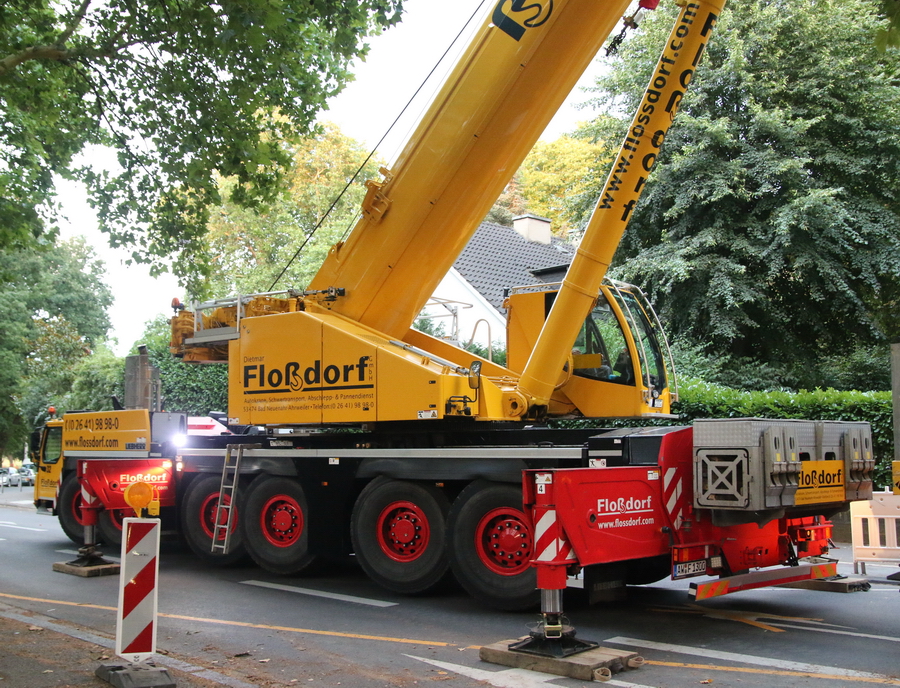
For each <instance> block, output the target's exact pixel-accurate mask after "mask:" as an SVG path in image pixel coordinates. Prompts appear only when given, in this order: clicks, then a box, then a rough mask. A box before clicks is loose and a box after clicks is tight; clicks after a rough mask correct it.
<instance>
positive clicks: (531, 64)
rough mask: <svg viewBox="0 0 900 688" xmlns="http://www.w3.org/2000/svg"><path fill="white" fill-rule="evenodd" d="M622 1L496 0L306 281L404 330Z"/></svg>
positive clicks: (397, 332)
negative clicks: (356, 214)
mask: <svg viewBox="0 0 900 688" xmlns="http://www.w3.org/2000/svg"><path fill="white" fill-rule="evenodd" d="M627 7H628V2H627V0H625V1H623V0H612V1H606V2H598V1H597V0H555V2H549V0H548V1H547V2H530V3H527V5H526V3H523V2H521V1H520V0H500V2H498V3H497V4H496V5H495V6H494V7H493V9H492V11H491V13H490V14H489V15H488V17H487V18H486V20H485V21H484V25H483V27H482V28H481V30H480V33H479V34H478V35H477V36H476V38H475V39H474V40H473V41H472V43H471V44H470V46H469V48H468V50H467V52H466V53H465V54H464V55H463V57H462V59H461V60H460V61H459V63H458V64H457V66H456V68H455V69H454V70H453V72H452V73H451V74H450V76H449V77H448V79H447V81H446V83H445V84H444V85H443V87H442V89H441V91H440V93H439V94H438V96H437V97H436V99H435V100H434V102H433V103H432V105H431V107H430V109H429V110H428V111H427V113H426V114H425V116H424V117H423V119H422V121H421V122H420V123H419V125H418V128H417V129H416V131H415V133H414V134H413V136H412V137H411V138H410V140H409V142H408V143H407V145H406V147H405V148H404V150H403V152H402V153H401V155H400V157H399V158H398V160H397V162H396V164H395V165H394V167H393V169H392V170H389V171H388V170H384V171H383V172H384V173H385V178H384V180H383V181H382V182H369V184H368V186H369V190H368V194H367V196H366V200H365V201H364V203H363V215H362V217H361V219H360V220H359V222H358V223H357V225H356V226H355V228H354V229H353V232H352V233H351V234H350V236H349V237H348V239H347V240H346V242H342V243H339V244H336V245H335V246H334V247H332V249H331V251H330V252H329V255H328V257H327V259H326V260H325V262H324V264H323V265H322V267H321V268H320V269H319V272H318V273H317V275H316V276H315V278H314V279H313V281H312V283H311V284H310V289H313V290H324V289H327V288H329V287H337V288H342V289H344V293H345V295H344V296H342V297H341V298H338V299H337V300H335V301H334V302H333V304H331V306H330V307H331V308H332V310H334V311H336V312H338V313H340V314H342V315H344V316H346V317H348V318H350V319H352V320H355V321H357V322H359V323H361V324H363V325H366V326H368V327H372V328H375V329H377V330H379V331H381V332H384V333H386V334H388V335H390V336H393V337H398V338H399V337H401V336H402V335H404V334H405V333H406V331H407V328H408V327H409V325H410V323H412V321H413V320H414V319H415V317H416V316H417V314H418V313H419V311H420V310H421V309H422V307H423V306H424V305H425V303H426V302H427V300H428V298H429V297H430V296H431V294H432V293H433V292H434V289H435V288H436V287H437V285H438V283H439V282H440V280H441V278H442V277H443V276H444V275H445V274H446V272H447V271H448V270H449V269H450V267H451V266H452V265H453V262H454V261H455V260H456V258H457V257H458V255H459V254H460V253H461V251H462V249H463V248H464V247H465V245H466V243H467V242H468V241H469V239H470V238H471V236H472V234H473V233H474V231H475V229H476V228H477V227H478V224H479V223H480V222H481V221H482V219H483V218H484V216H485V215H486V214H487V212H488V210H489V209H490V208H491V206H492V204H493V203H494V202H495V201H496V199H497V197H498V196H499V195H500V193H501V192H502V190H503V188H504V186H505V185H506V183H507V182H508V181H509V179H510V178H511V177H512V175H513V174H514V173H515V171H516V170H517V169H518V167H519V165H520V164H521V162H522V160H523V159H524V158H525V156H526V155H527V153H528V151H529V150H530V149H531V147H532V146H533V145H534V143H535V141H537V139H538V137H539V136H540V135H541V133H542V132H543V130H544V128H545V127H546V125H547V124H548V122H549V121H550V119H551V118H552V117H553V115H554V114H555V113H556V111H557V110H558V109H559V107H560V106H561V104H562V103H563V101H564V100H565V98H566V96H567V95H568V93H569V92H570V91H571V89H572V88H573V87H574V85H575V83H576V82H577V80H578V78H579V77H580V76H581V74H582V73H583V72H584V70H585V69H586V68H587V66H588V64H589V63H590V61H591V59H593V57H594V55H595V54H596V53H597V51H598V50H599V49H600V47H601V46H602V44H603V42H604V40H605V39H606V38H607V36H608V35H609V33H610V31H611V30H612V29H613V27H614V26H615V24H616V22H617V21H618V19H619V18H620V17H621V15H622V14H623V12H625V10H626V9H627Z"/></svg>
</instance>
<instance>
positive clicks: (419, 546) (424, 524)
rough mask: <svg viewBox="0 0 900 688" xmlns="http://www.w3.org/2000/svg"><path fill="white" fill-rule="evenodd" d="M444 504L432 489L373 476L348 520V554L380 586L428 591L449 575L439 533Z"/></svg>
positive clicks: (443, 522) (442, 534) (443, 524)
mask: <svg viewBox="0 0 900 688" xmlns="http://www.w3.org/2000/svg"><path fill="white" fill-rule="evenodd" d="M449 510H450V503H449V502H448V501H447V498H446V497H445V496H444V493H443V492H441V491H440V490H439V489H438V488H436V487H434V486H433V485H428V484H421V483H414V482H407V481H401V480H389V479H386V478H379V479H377V480H374V481H372V482H371V483H369V484H368V485H367V486H366V488H365V489H364V490H363V491H362V493H360V495H359V497H358V498H357V500H356V505H355V506H354V507H353V515H352V517H351V519H350V537H351V538H352V540H353V551H354V552H355V553H356V559H357V561H359V564H360V566H362V569H363V571H365V572H366V574H367V575H368V576H369V578H371V579H372V580H373V581H375V582H376V583H378V584H379V585H380V586H382V587H384V588H387V589H388V590H392V591H393V592H399V593H402V594H407V595H409V594H415V593H422V592H427V591H429V590H433V589H435V588H436V587H438V586H439V585H441V584H442V583H443V582H444V581H445V580H446V579H447V578H448V576H449V571H450V562H449V559H448V557H447V546H446V539H445V537H446V536H445V530H446V522H447V512H448V511H449Z"/></svg>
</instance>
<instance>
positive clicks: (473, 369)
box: [469, 361, 481, 389]
mask: <svg viewBox="0 0 900 688" xmlns="http://www.w3.org/2000/svg"><path fill="white" fill-rule="evenodd" d="M480 386H481V361H472V365H470V366H469V387H471V388H472V389H478V388H479V387H480Z"/></svg>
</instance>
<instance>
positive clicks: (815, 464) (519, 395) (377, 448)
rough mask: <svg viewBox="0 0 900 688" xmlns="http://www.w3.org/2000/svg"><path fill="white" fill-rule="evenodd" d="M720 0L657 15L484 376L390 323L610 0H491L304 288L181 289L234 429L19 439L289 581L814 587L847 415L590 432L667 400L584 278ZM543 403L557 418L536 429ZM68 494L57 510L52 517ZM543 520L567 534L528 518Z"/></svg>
mask: <svg viewBox="0 0 900 688" xmlns="http://www.w3.org/2000/svg"><path fill="white" fill-rule="evenodd" d="M723 1H724V0H711V1H709V0H688V1H687V2H684V3H681V10H680V13H679V16H678V19H677V20H676V23H675V25H674V27H673V29H672V33H671V35H670V37H669V39H668V40H667V43H666V46H665V49H664V51H663V54H662V57H661V58H660V60H659V62H658V63H657V67H656V69H655V70H654V72H653V75H652V77H651V81H650V84H649V85H648V88H647V89H646V91H645V93H644V97H643V99H642V102H641V104H640V105H639V107H638V111H637V113H636V115H635V119H634V121H633V122H632V124H631V126H630V127H629V129H628V132H627V135H626V138H625V140H624V142H623V144H622V147H621V149H620V152H619V153H618V154H617V156H616V157H615V159H614V164H613V168H612V170H611V172H610V175H609V177H608V179H607V182H606V186H605V188H604V190H603V192H602V194H601V196H600V199H599V201H598V203H597V207H596V208H595V211H594V213H593V215H592V218H591V220H590V222H589V224H588V227H587V229H586V231H585V234H584V238H583V239H582V241H581V243H580V245H579V247H578V249H577V252H576V255H575V257H574V259H573V261H572V264H571V265H570V266H569V268H568V271H567V273H566V276H565V278H564V279H563V280H562V282H560V283H554V284H531V285H509V287H510V291H509V296H508V298H507V300H506V303H505V305H506V308H507V310H508V326H507V343H508V363H507V365H506V366H500V365H497V364H496V363H493V362H491V361H489V360H485V359H483V358H479V357H477V356H474V355H472V354H470V353H468V352H466V351H464V350H462V349H460V348H458V347H455V346H453V345H451V344H449V343H447V342H444V341H441V340H439V339H437V338H434V337H431V336H429V335H426V334H423V333H421V332H418V331H416V330H415V329H411V327H410V325H411V323H412V322H413V320H414V318H415V317H416V315H417V314H418V313H419V311H420V310H421V309H422V307H423V306H424V305H425V303H426V301H427V299H428V298H429V296H430V295H431V294H432V292H433V290H434V288H435V286H436V285H437V284H438V282H439V281H440V279H441V278H442V277H443V275H444V274H445V273H446V272H447V270H448V269H449V268H450V266H451V265H452V264H453V262H454V260H455V259H456V257H457V255H458V254H459V253H460V251H461V250H462V249H463V247H464V246H465V245H466V243H467V241H468V240H469V238H470V237H471V236H472V234H473V232H474V231H475V229H476V228H477V226H478V224H479V222H480V221H481V219H482V218H483V217H484V215H485V214H486V212H487V211H488V209H489V208H490V207H491V204H492V203H493V202H494V200H495V199H496V198H497V196H498V195H499V194H500V192H501V190H502V189H503V187H504V185H505V184H506V183H507V182H508V180H509V179H510V178H511V177H512V175H513V173H514V172H515V171H516V169H517V168H518V167H519V165H520V163H521V162H522V160H523V158H524V157H525V155H526V154H527V152H528V150H529V149H530V148H531V147H532V145H533V144H534V142H535V141H536V140H537V138H538V136H539V135H540V134H541V132H542V131H543V130H544V128H545V126H546V124H547V123H548V122H549V120H550V118H551V117H552V116H553V114H554V113H555V112H556V110H557V108H558V107H559V106H560V104H561V103H562V101H563V100H564V98H565V97H566V94H567V93H568V92H569V91H570V90H571V88H572V87H573V86H574V84H575V82H576V81H577V79H578V78H579V76H580V75H581V73H582V71H583V70H584V69H585V67H586V66H587V64H588V62H589V61H590V60H591V59H592V58H593V56H594V55H595V54H596V52H597V51H598V50H599V48H600V46H601V45H602V43H603V42H604V40H605V39H606V38H607V36H608V35H609V33H610V31H611V30H612V29H613V27H614V25H615V23H616V22H617V21H618V19H619V17H620V16H622V14H623V13H624V12H625V11H626V9H627V5H628V3H627V2H624V1H619V0H616V1H610V2H598V1H597V0H553V1H551V0H546V1H541V0H535V1H534V2H528V3H525V2H522V1H521V0H496V2H494V3H493V6H492V8H491V9H490V11H489V12H488V13H487V16H486V17H485V19H484V21H483V23H482V27H481V29H480V31H479V32H478V33H477V34H476V36H475V37H474V39H473V40H472V42H471V44H470V46H469V47H468V49H467V50H466V52H465V53H464V55H463V56H462V58H461V59H460V61H459V63H458V64H457V66H456V67H455V68H454V70H453V71H452V73H451V74H450V76H449V77H448V79H447V80H446V82H445V84H444V85H443V87H442V88H441V90H440V92H439V93H438V95H437V97H436V98H435V100H434V102H433V103H432V105H431V107H430V109H429V110H428V111H427V113H426V114H425V116H424V117H423V119H422V120H421V122H420V124H419V125H418V127H417V128H416V130H415V132H414V133H413V134H412V136H411V138H410V140H409V142H408V143H407V144H406V147H405V148H404V149H403V152H402V153H401V155H400V157H399V159H398V160H397V161H396V163H395V164H394V165H393V166H392V167H391V168H390V169H383V170H382V179H381V180H378V181H369V182H368V183H367V186H368V189H367V194H366V197H365V200H364V201H363V204H362V216H361V219H360V220H359V221H358V223H357V225H356V226H355V228H354V229H353V231H352V232H351V234H350V235H349V237H348V238H347V240H346V241H345V242H342V243H339V244H337V245H336V246H334V247H333V248H332V249H331V251H330V252H329V254H328V257H327V259H326V260H325V262H324V264H323V265H322V267H321V268H320V270H319V272H318V273H317V274H316V276H315V277H314V279H313V280H312V282H311V283H310V284H309V285H308V286H307V288H305V289H296V290H286V291H284V292H278V293H268V294H256V295H247V296H234V297H229V298H227V299H221V300H217V301H211V302H207V303H202V304H194V305H193V307H192V308H191V309H183V310H180V312H178V313H177V314H176V316H175V317H174V318H173V319H172V342H171V350H172V352H173V353H174V354H175V355H176V356H180V357H182V358H183V360H184V361H186V362H195V363H215V362H227V363H228V367H229V383H228V384H229V399H228V413H227V421H228V425H229V426H230V429H231V432H232V433H233V434H229V435H224V436H213V437H210V436H196V435H195V436H189V437H188V438H187V442H186V443H183V444H182V445H180V446H176V445H175V443H174V440H173V439H171V438H169V437H168V435H167V434H166V433H167V432H168V430H169V429H172V428H176V427H179V423H178V419H177V418H174V419H173V418H169V417H165V418H164V417H163V416H161V415H159V414H150V415H151V416H152V418H150V420H149V421H147V423H146V424H148V427H147V428H146V430H144V429H143V428H137V429H135V428H129V434H127V435H126V434H125V431H124V429H123V431H122V433H121V436H119V435H117V434H116V433H117V432H119V431H118V430H115V429H114V428H117V427H118V426H119V420H118V419H117V417H116V415H115V414H116V412H109V413H108V414H106V415H103V416H97V417H95V414H87V415H89V416H90V417H87V416H86V415H85V414H69V415H71V416H73V418H72V419H71V422H68V421H66V420H65V419H64V421H63V423H61V424H59V423H57V425H56V427H55V428H53V431H54V432H57V433H60V432H61V433H62V441H61V443H60V442H59V439H58V438H57V439H56V440H54V442H50V443H48V442H49V439H51V437H50V435H48V434H46V432H45V439H44V444H42V445H41V446H40V447H36V449H37V450H38V453H39V454H41V455H42V456H44V455H46V456H44V458H43V459H42V460H46V461H48V462H51V461H55V462H57V463H59V462H62V464H63V465H68V466H69V471H68V473H66V470H65V468H63V470H62V483H61V485H62V487H61V489H60V494H61V495H66V496H67V498H68V499H69V500H70V501H71V500H74V499H76V495H77V494H80V493H79V492H78V491H77V489H76V487H77V485H75V484H73V483H72V482H71V481H73V480H75V474H74V471H73V470H72V468H73V467H74V464H75V463H77V464H78V467H79V476H80V478H81V485H82V486H83V487H84V488H85V489H88V490H89V491H93V493H94V494H97V495H101V494H102V495H103V496H102V497H101V498H100V500H99V503H100V504H101V507H103V508H105V509H106V510H107V511H111V512H114V511H116V510H119V509H122V508H124V503H123V502H122V500H121V498H120V495H119V493H120V491H121V490H120V489H119V488H120V487H121V485H123V484H125V483H126V482H128V481H127V480H126V479H124V478H122V477H121V476H123V475H125V473H122V471H123V470H124V468H126V467H127V466H128V464H127V462H126V460H129V459H131V460H134V461H141V462H145V461H147V460H151V461H152V460H154V459H153V457H163V458H161V459H160V460H165V461H168V462H169V466H168V468H166V470H165V471H162V472H161V473H160V476H159V477H158V478H157V482H158V483H159V485H158V487H159V492H160V495H161V499H160V503H161V506H162V508H163V510H164V511H165V509H167V508H168V509H169V510H170V511H171V512H172V517H173V519H174V521H175V522H177V523H178V524H179V526H180V528H181V530H182V532H183V533H184V535H185V538H186V539H187V541H188V543H189V544H190V545H191V547H192V549H194V551H195V552H196V553H197V554H198V555H199V556H201V557H204V558H205V559H207V560H210V561H213V562H222V561H230V560H234V559H236V558H239V557H240V556H243V555H244V554H249V555H250V556H251V557H252V558H253V559H254V560H255V561H256V562H257V563H258V564H259V565H261V566H262V567H264V568H266V569H267V570H269V571H272V572H275V573H285V574H294V573H299V572H302V571H306V570H309V569H310V568H311V567H313V566H314V564H315V563H316V562H317V561H318V560H320V559H321V558H323V557H329V556H344V555H346V554H348V553H349V552H351V551H352V552H353V553H354V554H355V556H356V560H357V561H358V562H359V563H360V565H361V566H362V568H363V570H364V571H365V572H366V573H367V574H368V575H369V576H370V577H371V578H372V579H373V580H375V581H376V582H378V583H380V584H381V585H383V586H385V587H387V588H389V589H391V590H394V591H397V592H405V593H414V592H422V591H425V590H429V589H432V588H434V587H435V586H438V585H440V584H441V582H442V581H443V580H444V579H445V578H446V577H447V576H449V575H451V573H452V575H453V576H455V578H456V579H457V580H458V581H459V582H460V583H461V584H462V586H463V587H464V588H465V589H466V590H468V591H469V592H470V593H471V594H472V595H474V596H475V597H477V598H478V599H481V600H483V601H485V602H486V603H488V604H491V605H494V606H497V607H501V608H507V609H516V608H521V607H524V606H528V605H531V604H534V603H535V602H536V599H537V591H536V580H537V579H536V575H535V572H534V570H533V569H532V562H535V563H539V564H541V565H543V566H544V569H543V570H548V571H550V572H551V573H550V574H545V575H544V576H543V578H544V580H545V582H547V581H549V583H547V585H542V587H544V588H548V587H549V588H554V589H557V590H558V589H559V588H560V587H564V586H565V584H566V583H565V581H566V573H567V572H570V571H571V569H572V567H573V566H575V565H576V564H578V563H579V562H580V564H581V565H583V566H584V567H585V576H584V582H585V586H586V587H587V588H588V589H589V591H593V592H591V595H592V597H596V596H599V595H600V593H601V592H602V591H604V590H608V589H610V588H614V587H616V585H624V584H625V583H641V582H651V581H653V580H658V579H659V578H662V577H665V576H668V575H674V576H675V577H677V578H682V577H689V576H696V575H702V574H704V573H710V574H719V575H730V574H734V573H737V572H740V571H744V570H749V569H753V568H760V567H771V566H774V565H778V564H785V563H787V564H791V565H792V566H789V567H788V568H789V569H790V576H787V575H786V574H774V575H770V576H769V578H767V579H766V580H767V583H766V584H772V583H773V582H775V581H777V580H797V579H798V577H799V578H803V577H804V576H806V577H810V576H816V575H823V572H825V571H826V570H827V568H828V567H827V566H826V567H824V568H822V567H819V568H816V569H812V568H809V569H804V570H803V571H802V572H799V570H798V569H797V567H796V566H794V565H796V564H797V563H798V560H799V558H801V557H809V556H815V555H819V554H822V553H823V552H825V551H827V545H828V537H829V535H830V524H829V523H828V521H827V520H826V517H827V516H828V515H829V514H831V513H834V512H835V511H838V510H840V509H841V508H843V507H844V505H845V504H846V502H847V501H848V500H852V499H862V498H866V495H867V494H870V493H871V486H872V482H871V472H872V468H873V461H872V453H871V435H870V433H869V430H868V428H867V427H866V426H865V424H860V423H844V424H842V423H824V422H814V421H802V422H800V421H793V422H788V421H784V422H780V421H761V420H758V419H757V420H752V419H751V420H729V421H708V422H704V423H702V424H698V426H697V427H696V428H690V427H687V428H685V427H658V428H632V429H619V430H615V431H610V430H609V429H606V428H604V427H603V426H602V423H603V422H604V421H603V420H602V419H608V418H623V417H644V418H645V417H648V416H649V417H654V416H655V417H665V416H666V415H667V414H668V413H669V411H670V403H671V400H672V396H673V392H672V390H671V385H670V384H669V380H668V374H667V371H666V366H665V365H664V356H663V353H662V349H661V346H660V341H659V336H660V335H661V332H660V329H661V328H660V327H659V323H658V321H657V320H656V318H655V316H654V315H653V312H652V309H651V308H650V306H649V304H647V302H646V300H645V299H644V298H643V297H642V294H641V293H640V290H638V289H636V288H635V287H632V286H630V285H626V284H621V283H617V282H613V281H609V280H604V275H605V272H606V268H607V267H608V266H609V264H610V262H611V260H612V256H613V253H614V252H615V249H616V247H617V246H618V243H619V240H620V238H621V235H622V232H623V231H624V228H625V226H626V224H627V221H628V219H629V217H630V215H631V213H632V211H633V208H634V205H635V203H636V201H637V198H638V197H639V195H640V192H641V190H642V189H643V187H644V184H645V182H646V178H647V175H648V174H649V173H650V170H651V169H652V167H653V165H654V163H655V161H656V158H657V155H658V151H659V148H660V146H661V145H662V143H663V139H664V138H665V135H666V131H667V130H668V127H669V125H670V124H671V122H672V119H673V118H674V115H675V111H676V110H677V106H678V104H679V103H680V101H681V98H682V96H683V94H684V91H685V89H686V88H687V86H688V84H689V83H690V81H691V79H692V77H693V74H694V70H695V69H696V67H697V64H698V63H699V61H700V58H701V56H702V54H703V51H704V48H705V45H706V42H707V40H708V38H709V35H710V31H711V30H712V28H713V27H714V25H715V23H716V19H717V17H718V15H719V13H720V11H721V9H722V5H723ZM644 2H645V3H646V4H655V3H654V2H653V0H644ZM497 259H498V260H503V257H502V255H501V256H498V257H497ZM169 415H171V414H169ZM74 416H82V417H81V418H80V419H79V418H76V417H74ZM558 417H566V418H577V419H581V421H582V422H581V424H580V425H581V427H580V428H577V429H561V428H558V427H555V426H553V425H552V424H548V422H547V421H548V420H550V419H553V418H558ZM591 419H593V420H591ZM598 419H599V420H598ZM124 425H125V424H124V423H122V426H123V428H124ZM151 425H152V427H150V426H151ZM181 425H184V424H183V423H182V424H181ZM60 426H61V427H60ZM67 428H69V430H68V436H67V434H66V432H67V430H66V429H67ZM97 428H106V434H105V435H104V437H103V438H102V440H103V441H102V442H97V441H96V438H92V437H91V436H90V435H91V433H92V432H95V430H96V429H97ZM48 432H49V431H48ZM46 447H50V450H47V449H46ZM85 447H91V448H92V449H91V450H86V449H84V448H85ZM121 447H130V450H129V452H122V451H121ZM48 451H49V453H48ZM126 454H127V455H126ZM138 455H139V456H138ZM110 460H114V461H113V462H112V463H110ZM140 467H141V468H140V470H142V471H146V470H147V469H146V463H141V464H140ZM57 470H58V469H57ZM109 471H116V472H117V473H115V474H111V473H110V472H109ZM535 471H537V473H535ZM567 471H574V472H567ZM163 473H164V475H163ZM116 475H118V476H119V477H116ZM523 475H524V476H525V478H524V481H525V482H524V487H523ZM67 476H68V477H67ZM813 476H827V477H828V479H827V480H824V479H823V480H822V481H818V480H811V479H809V478H811V477H813ZM67 481H69V482H67ZM170 482H171V485H169V483H170ZM164 485H165V486H166V489H163V487H164ZM554 486H559V489H555V488H554ZM551 493H553V494H555V495H557V496H558V500H557V502H555V503H554V504H548V503H547V499H548V497H547V495H549V494H551ZM523 494H524V497H525V500H526V502H525V504H524V505H523ZM64 501H65V500H64ZM72 508H73V504H66V503H63V504H62V505H61V509H62V510H61V511H60V514H61V518H62V513H63V511H64V510H66V509H68V510H69V511H71V510H72ZM92 508H97V507H92ZM549 512H553V514H557V513H558V514H559V516H560V518H559V519H558V521H557V520H556V518H555V516H554V517H553V518H554V522H555V523H558V524H568V525H567V526H565V527H566V528H568V531H566V532H563V531H562V530H557V528H562V527H563V525H558V526H554V529H551V530H548V528H546V527H544V525H543V524H544V523H545V521H546V518H547V516H546V515H547V513H549ZM632 512H634V514H632ZM548 533H550V534H552V535H553V537H552V538H551V541H552V549H553V552H552V553H550V554H548V552H550V549H546V548H545V546H544V539H543V538H544V537H545V536H547V534H548ZM564 541H567V542H570V543H571V547H570V548H569V549H568V550H567V551H566V552H565V553H563V552H562V551H561V550H560V549H559V547H557V545H558V544H559V543H562V542H564ZM779 576H780V578H779ZM753 584H754V583H752V582H748V581H742V583H741V585H743V586H751V585H753ZM735 589H736V588H735ZM707 592H708V591H706V589H704V592H703V593H702V594H707ZM720 592H721V590H720ZM594 593H596V595H594ZM715 594H718V593H715Z"/></svg>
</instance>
